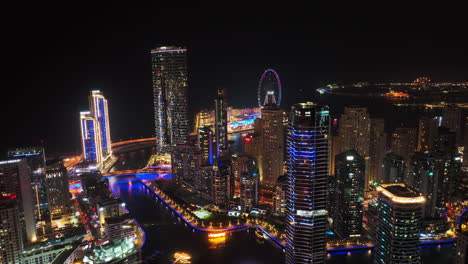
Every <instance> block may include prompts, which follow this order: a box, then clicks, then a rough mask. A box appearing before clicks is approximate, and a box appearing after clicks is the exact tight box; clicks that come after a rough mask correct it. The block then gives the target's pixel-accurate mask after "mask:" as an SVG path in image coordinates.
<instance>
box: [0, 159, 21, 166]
mask: <svg viewBox="0 0 468 264" xmlns="http://www.w3.org/2000/svg"><path fill="white" fill-rule="evenodd" d="M20 161H21V160H20V159H14V160H3V161H0V165H2V164H10V163H17V162H20Z"/></svg>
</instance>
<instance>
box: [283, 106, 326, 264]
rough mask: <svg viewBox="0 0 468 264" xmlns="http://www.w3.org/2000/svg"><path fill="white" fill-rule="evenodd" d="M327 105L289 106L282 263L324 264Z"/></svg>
mask: <svg viewBox="0 0 468 264" xmlns="http://www.w3.org/2000/svg"><path fill="white" fill-rule="evenodd" d="M329 122H330V114H329V109H328V107H327V106H323V105H317V104H315V103H311V102H307V103H299V104H295V105H293V106H292V109H291V114H290V120H289V127H288V133H287V148H288V149H287V150H288V151H287V154H288V158H287V162H288V172H287V181H288V191H287V205H286V207H287V208H286V210H287V211H286V256H285V257H286V263H295V264H300V263H309V264H310V263H314V264H317V263H325V252H326V250H325V246H326V239H325V231H326V230H325V229H326V217H327V210H326V206H327V205H326V203H327V202H326V198H327V176H328V158H329V157H328V152H329V146H328V137H329Z"/></svg>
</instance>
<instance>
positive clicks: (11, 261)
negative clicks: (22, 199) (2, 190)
mask: <svg viewBox="0 0 468 264" xmlns="http://www.w3.org/2000/svg"><path fill="white" fill-rule="evenodd" d="M0 230H1V232H0V263H5V264H16V263H20V258H21V252H22V251H23V235H22V231H23V229H22V228H21V226H20V215H19V211H18V204H17V199H16V198H14V196H0Z"/></svg>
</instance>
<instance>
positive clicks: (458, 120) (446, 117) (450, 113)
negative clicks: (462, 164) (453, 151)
mask: <svg viewBox="0 0 468 264" xmlns="http://www.w3.org/2000/svg"><path fill="white" fill-rule="evenodd" d="M441 126H443V127H447V128H448V129H450V131H452V132H455V135H456V143H457V146H459V145H461V139H462V133H461V131H462V111H461V108H460V107H458V106H456V105H447V106H446V107H445V108H444V112H443V115H442V124H441Z"/></svg>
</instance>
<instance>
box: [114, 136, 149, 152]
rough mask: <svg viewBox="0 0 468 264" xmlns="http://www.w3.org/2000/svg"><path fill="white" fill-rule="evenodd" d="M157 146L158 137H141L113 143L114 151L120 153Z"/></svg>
mask: <svg viewBox="0 0 468 264" xmlns="http://www.w3.org/2000/svg"><path fill="white" fill-rule="evenodd" d="M153 146H156V138H140V139H132V140H126V141H120V142H115V143H112V152H113V153H114V154H119V153H122V152H127V151H133V150H138V149H142V148H148V147H153Z"/></svg>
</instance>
